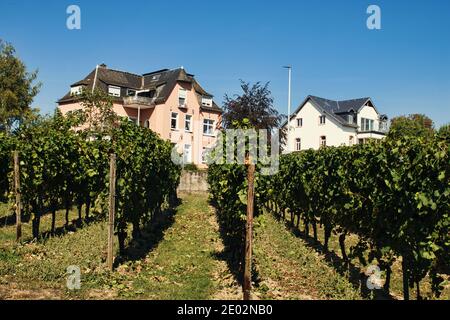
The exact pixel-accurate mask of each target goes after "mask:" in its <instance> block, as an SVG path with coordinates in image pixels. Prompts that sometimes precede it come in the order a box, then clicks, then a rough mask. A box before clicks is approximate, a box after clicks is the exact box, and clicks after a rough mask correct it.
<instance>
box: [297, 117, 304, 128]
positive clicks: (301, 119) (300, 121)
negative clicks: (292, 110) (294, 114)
mask: <svg viewBox="0 0 450 320" xmlns="http://www.w3.org/2000/svg"><path fill="white" fill-rule="evenodd" d="M302 126H303V118H299V119H297V127H299V128H300V127H302Z"/></svg>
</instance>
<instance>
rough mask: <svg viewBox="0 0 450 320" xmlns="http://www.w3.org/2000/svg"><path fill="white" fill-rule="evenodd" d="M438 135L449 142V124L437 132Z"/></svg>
mask: <svg viewBox="0 0 450 320" xmlns="http://www.w3.org/2000/svg"><path fill="white" fill-rule="evenodd" d="M438 135H439V136H440V137H442V138H443V139H445V140H447V141H450V123H447V124H444V125H443V126H442V127H440V128H439V130H438Z"/></svg>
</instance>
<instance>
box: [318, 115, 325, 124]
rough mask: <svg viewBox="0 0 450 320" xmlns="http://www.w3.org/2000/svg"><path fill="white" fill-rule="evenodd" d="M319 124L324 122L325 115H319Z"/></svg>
mask: <svg viewBox="0 0 450 320" xmlns="http://www.w3.org/2000/svg"><path fill="white" fill-rule="evenodd" d="M319 124H325V116H320V117H319Z"/></svg>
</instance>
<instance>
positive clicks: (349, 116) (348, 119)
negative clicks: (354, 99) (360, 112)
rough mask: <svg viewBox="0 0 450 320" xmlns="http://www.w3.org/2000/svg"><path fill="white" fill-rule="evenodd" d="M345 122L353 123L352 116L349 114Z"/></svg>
mask: <svg viewBox="0 0 450 320" xmlns="http://www.w3.org/2000/svg"><path fill="white" fill-rule="evenodd" d="M347 121H348V123H353V115H352V114H349V115H348V116H347Z"/></svg>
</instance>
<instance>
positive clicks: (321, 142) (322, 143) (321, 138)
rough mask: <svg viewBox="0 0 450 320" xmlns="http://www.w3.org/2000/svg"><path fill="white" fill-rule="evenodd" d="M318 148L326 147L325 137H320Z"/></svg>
mask: <svg viewBox="0 0 450 320" xmlns="http://www.w3.org/2000/svg"><path fill="white" fill-rule="evenodd" d="M320 146H321V147H326V146H327V137H326V136H321V137H320Z"/></svg>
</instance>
